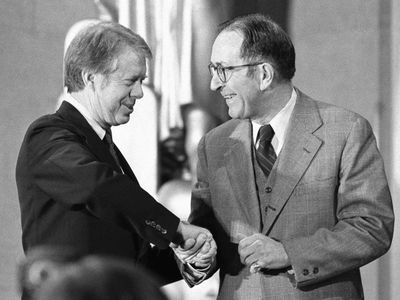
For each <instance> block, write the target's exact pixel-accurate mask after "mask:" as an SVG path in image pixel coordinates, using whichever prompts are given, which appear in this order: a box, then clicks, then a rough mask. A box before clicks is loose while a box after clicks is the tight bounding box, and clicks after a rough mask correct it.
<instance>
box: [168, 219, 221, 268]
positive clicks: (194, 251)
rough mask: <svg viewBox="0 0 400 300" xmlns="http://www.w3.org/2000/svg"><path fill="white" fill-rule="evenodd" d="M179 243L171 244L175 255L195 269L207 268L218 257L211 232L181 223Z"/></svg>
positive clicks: (178, 233)
mask: <svg viewBox="0 0 400 300" xmlns="http://www.w3.org/2000/svg"><path fill="white" fill-rule="evenodd" d="M177 235H178V237H179V238H178V241H177V242H174V243H171V248H172V249H173V250H174V252H175V255H176V256H177V257H178V258H179V259H180V260H181V261H183V262H185V263H188V264H191V265H194V266H195V267H197V268H199V269H201V268H207V267H208V266H210V265H211V264H212V262H213V261H214V259H215V256H216V255H217V245H216V243H215V241H214V239H213V236H212V234H211V232H210V231H208V230H207V229H205V228H202V227H198V226H195V225H192V224H189V223H188V222H185V221H181V222H180V224H179V226H178V229H177Z"/></svg>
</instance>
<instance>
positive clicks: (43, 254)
mask: <svg viewBox="0 0 400 300" xmlns="http://www.w3.org/2000/svg"><path fill="white" fill-rule="evenodd" d="M80 258H81V255H80V254H79V253H77V252H76V251H75V250H74V249H72V248H69V247H49V246H39V247H35V248H32V249H30V250H29V251H28V252H27V253H26V256H25V257H24V258H23V259H21V261H20V262H19V264H18V268H17V283H18V287H19V291H20V293H21V294H22V295H23V299H24V300H31V299H34V298H33V297H34V295H35V294H36V291H37V290H39V289H40V287H41V286H42V285H43V283H44V282H45V281H47V280H48V279H49V278H51V277H57V276H58V275H59V274H60V271H61V270H62V269H63V268H64V267H65V266H66V265H68V264H70V263H72V262H76V261H78V260H79V259H80Z"/></svg>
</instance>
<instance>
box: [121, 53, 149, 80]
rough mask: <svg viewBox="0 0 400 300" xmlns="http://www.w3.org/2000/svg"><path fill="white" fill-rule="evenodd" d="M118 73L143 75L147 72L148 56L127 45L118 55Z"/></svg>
mask: <svg viewBox="0 0 400 300" xmlns="http://www.w3.org/2000/svg"><path fill="white" fill-rule="evenodd" d="M116 62H117V70H116V73H120V74H121V73H122V74H123V75H128V74H132V75H142V74H145V73H146V57H145V55H144V54H142V53H140V52H138V51H135V50H134V49H132V48H130V47H126V48H125V49H124V50H123V51H121V53H120V54H119V55H118V57H117V59H116Z"/></svg>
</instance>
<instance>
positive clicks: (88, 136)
mask: <svg viewBox="0 0 400 300" xmlns="http://www.w3.org/2000/svg"><path fill="white" fill-rule="evenodd" d="M57 114H59V115H60V116H61V117H62V118H63V119H65V120H67V121H69V123H71V124H72V125H73V128H71V130H73V131H74V132H76V133H77V134H78V135H79V136H81V137H82V138H83V139H84V142H85V144H86V145H87V147H88V148H89V150H90V152H92V153H93V154H94V155H95V156H96V157H97V158H98V159H99V160H100V161H104V162H107V163H109V164H111V165H113V167H114V169H115V170H116V171H118V172H121V170H120V168H119V167H118V166H117V164H116V162H115V160H114V158H113V157H112V155H111V153H110V151H108V149H107V146H106V145H104V143H103V141H102V140H101V139H100V138H99V136H98V135H97V134H96V132H95V131H94V130H93V128H92V127H91V126H90V125H89V123H88V122H87V121H86V119H85V118H84V117H83V116H82V114H81V113H80V112H79V111H78V110H77V109H76V108H75V107H74V106H73V105H71V104H70V103H68V102H66V101H64V102H63V103H62V104H61V106H60V108H59V109H58V111H57ZM121 156H122V154H121Z"/></svg>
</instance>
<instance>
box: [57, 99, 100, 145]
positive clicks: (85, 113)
mask: <svg viewBox="0 0 400 300" xmlns="http://www.w3.org/2000/svg"><path fill="white" fill-rule="evenodd" d="M63 100H64V101H67V102H68V103H69V104H71V105H72V106H73V107H75V108H76V109H77V110H78V111H79V112H80V113H81V115H82V116H83V117H84V118H85V119H86V121H87V122H88V123H89V125H90V126H91V127H92V128H93V130H94V131H95V132H96V134H97V135H98V136H99V138H100V139H101V140H103V138H104V136H105V135H106V131H105V130H104V129H103V128H102V127H101V126H100V124H99V123H97V122H96V121H95V120H94V119H93V117H92V116H91V114H90V112H89V111H88V110H87V109H86V107H84V106H83V105H82V104H81V103H79V101H77V100H76V99H75V98H74V97H72V95H71V94H70V93H66V94H65V95H64V96H63Z"/></svg>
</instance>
